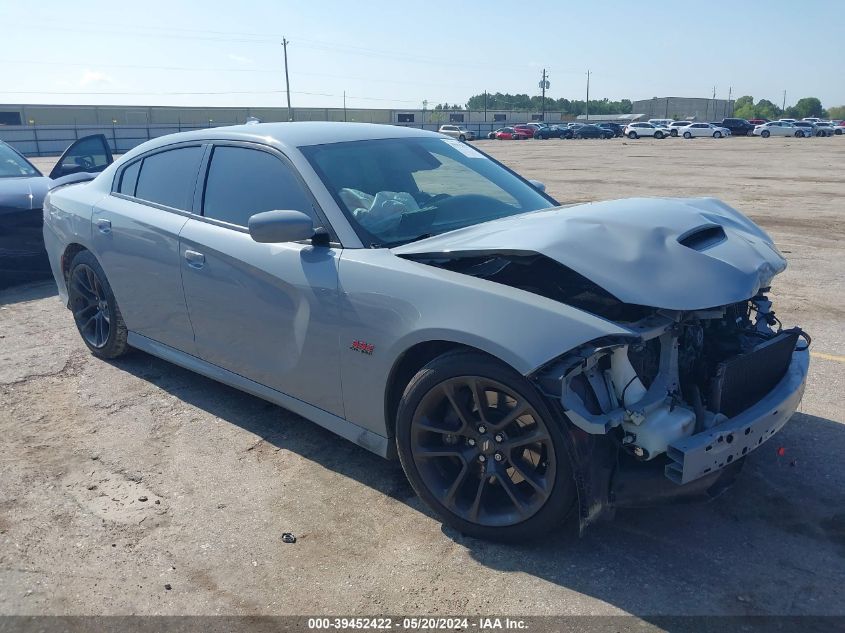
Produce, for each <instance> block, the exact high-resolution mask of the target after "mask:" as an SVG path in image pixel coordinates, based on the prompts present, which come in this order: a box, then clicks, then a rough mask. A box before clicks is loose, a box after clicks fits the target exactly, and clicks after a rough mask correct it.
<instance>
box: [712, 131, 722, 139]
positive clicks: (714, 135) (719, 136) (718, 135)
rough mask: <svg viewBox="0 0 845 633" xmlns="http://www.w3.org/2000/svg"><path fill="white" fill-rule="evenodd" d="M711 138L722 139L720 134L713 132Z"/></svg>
mask: <svg viewBox="0 0 845 633" xmlns="http://www.w3.org/2000/svg"><path fill="white" fill-rule="evenodd" d="M713 138H722V133H721V132H713Z"/></svg>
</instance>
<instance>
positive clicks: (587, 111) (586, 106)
mask: <svg viewBox="0 0 845 633" xmlns="http://www.w3.org/2000/svg"><path fill="white" fill-rule="evenodd" d="M584 113H585V114H586V115H587V119H586V120H587V123H589V122H590V70H589V68H588V69H587V100H586V101H585V102H584Z"/></svg>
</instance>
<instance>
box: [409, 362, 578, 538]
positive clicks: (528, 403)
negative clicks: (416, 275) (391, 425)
mask: <svg viewBox="0 0 845 633" xmlns="http://www.w3.org/2000/svg"><path fill="white" fill-rule="evenodd" d="M563 424H564V422H563V421H562V420H560V419H559V418H556V417H555V416H554V415H553V414H552V412H551V410H550V408H549V406H548V405H547V403H546V401H545V399H544V398H543V397H542V396H541V395H540V394H539V393H538V392H537V390H536V389H535V388H534V386H533V385H531V383H529V382H528V381H527V380H526V379H525V378H524V377H523V376H521V375H520V374H518V373H517V372H515V371H514V370H513V369H511V368H510V367H508V366H506V365H504V364H502V363H500V362H499V361H497V360H495V359H493V358H491V357H489V356H486V355H484V354H481V353H479V352H474V351H457V352H450V353H447V354H444V355H442V356H440V357H438V358H436V359H434V360H433V361H431V362H430V363H428V364H427V365H426V366H425V367H423V368H422V369H421V370H420V371H419V372H417V374H416V375H415V376H414V378H413V379H412V380H411V382H410V383H409V384H408V386H407V387H406V388H405V392H404V394H403V395H402V399H401V400H400V403H399V408H398V412H397V419H396V444H397V449H398V453H399V458H400V460H401V462H402V467H403V468H404V470H405V473H406V475H407V476H408V480H409V481H410V482H411V485H412V486H413V488H414V490H415V491H416V492H417V494H418V495H419V496H420V498H421V499H422V500H423V501H424V502H425V503H426V504H427V505H428V506H429V507H430V508H431V509H432V510H433V511H434V512H435V513H437V515H438V516H439V517H440V518H441V519H442V520H443V522H444V523H446V524H448V525H450V526H452V527H453V528H455V529H457V530H459V531H460V532H462V533H464V534H467V535H470V536H475V537H478V538H484V539H491V540H501V541H517V540H530V539H533V538H536V537H538V536H540V535H542V534H544V533H546V532H548V531H550V530H552V529H553V528H555V527H557V526H559V525H560V524H561V523H563V521H564V520H565V519H566V517H567V516H568V515H569V513H570V511H571V510H572V508H573V507H574V504H575V498H576V494H575V485H574V479H573V476H572V468H571V466H570V463H569V458H568V453H567V450H566V440H565V438H564V435H563V426H562V425H563Z"/></svg>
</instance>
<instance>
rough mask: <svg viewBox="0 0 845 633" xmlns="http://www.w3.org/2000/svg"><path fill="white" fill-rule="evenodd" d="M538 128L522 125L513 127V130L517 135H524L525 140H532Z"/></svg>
mask: <svg viewBox="0 0 845 633" xmlns="http://www.w3.org/2000/svg"><path fill="white" fill-rule="evenodd" d="M538 127H539V126H536V125H528V124H525V123H523V124H520V125H514V126H513V129H514V130H516V132H517V133H518V134H523V135H525V138H534V132H536V131H537V128H538Z"/></svg>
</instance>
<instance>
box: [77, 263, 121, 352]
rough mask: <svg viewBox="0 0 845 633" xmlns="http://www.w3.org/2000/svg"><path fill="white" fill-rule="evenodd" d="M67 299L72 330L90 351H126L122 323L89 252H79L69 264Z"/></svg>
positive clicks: (118, 310) (101, 272) (98, 268)
mask: <svg viewBox="0 0 845 633" xmlns="http://www.w3.org/2000/svg"><path fill="white" fill-rule="evenodd" d="M68 302H69V305H70V309H71V311H72V312H73V320H74V321H75V322H76V329H77V330H79V334H80V336H82V340H83V341H84V342H85V345H87V346H88V349H90V350H91V352H92V353H93V354H94V355H95V356H98V357H100V358H117V357H118V356H121V355H122V354H125V353H126V350H127V349H128V348H129V346H128V345H127V344H126V337H127V331H126V324H125V323H124V322H123V316H122V315H121V314H120V308H119V307H118V305H117V300H116V299H115V298H114V293H113V292H112V290H111V286H110V285H109V282H108V280H107V279H106V274H105V272H103V268H102V267H101V266H100V263H99V262H98V261H97V258H96V257H94V256H93V255H92V254H91V253H90V252H89V251H81V252H79V253H78V254H77V255H76V257H74V258H73V261H72V262H71V265H70V274H69V275H68Z"/></svg>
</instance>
